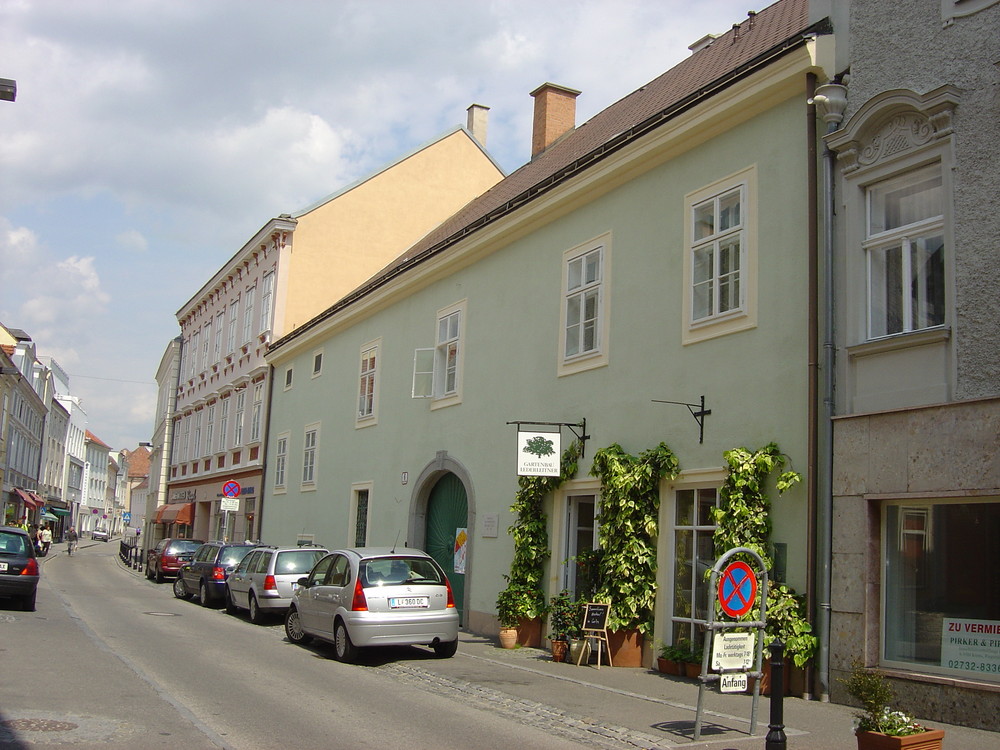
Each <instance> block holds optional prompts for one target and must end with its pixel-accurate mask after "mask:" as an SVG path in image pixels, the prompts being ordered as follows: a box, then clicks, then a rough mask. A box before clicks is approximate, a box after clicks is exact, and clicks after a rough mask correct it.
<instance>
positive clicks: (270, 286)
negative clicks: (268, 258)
mask: <svg viewBox="0 0 1000 750" xmlns="http://www.w3.org/2000/svg"><path fill="white" fill-rule="evenodd" d="M260 285H261V295H260V333H262V334H263V333H267V332H268V331H270V330H271V315H272V312H273V311H272V309H271V308H272V306H273V304H274V271H268V272H267V273H265V274H264V275H263V276H262V277H261V280H260Z"/></svg>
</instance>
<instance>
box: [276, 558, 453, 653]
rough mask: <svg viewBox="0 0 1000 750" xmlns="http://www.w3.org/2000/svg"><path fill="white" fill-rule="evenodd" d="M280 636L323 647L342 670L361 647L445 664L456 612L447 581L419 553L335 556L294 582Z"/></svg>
mask: <svg viewBox="0 0 1000 750" xmlns="http://www.w3.org/2000/svg"><path fill="white" fill-rule="evenodd" d="M285 634H286V635H287V636H288V640H289V641H291V642H292V643H307V642H308V641H310V640H312V639H313V638H319V639H320V640H324V641H329V642H331V643H333V644H334V653H335V655H336V657H337V659H338V661H344V662H350V661H354V659H355V658H356V657H357V655H358V649H359V648H364V647H367V646H417V645H419V646H430V647H432V648H433V649H434V653H435V654H437V656H439V657H442V658H448V657H450V656H454V654H455V651H456V650H457V648H458V610H457V609H456V608H455V597H454V594H453V593H452V590H451V584H450V583H449V582H448V577H447V576H446V575H445V574H444V571H443V570H441V566H439V565H438V564H437V562H436V561H435V560H434V558H432V557H431V556H430V555H428V554H427V553H426V552H422V551H421V550H416V549H406V548H399V549H396V548H389V547H378V548H373V547H361V548H352V549H340V550H335V551H333V552H331V553H330V554H329V555H327V556H326V557H324V558H323V559H322V560H320V561H319V562H318V563H316V565H315V567H313V569H312V570H311V571H310V572H309V575H308V576H306V577H304V578H301V579H299V581H298V588H296V589H295V593H294V594H292V602H291V605H290V606H289V608H288V614H287V615H286V616H285Z"/></svg>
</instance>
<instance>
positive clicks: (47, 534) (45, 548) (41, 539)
mask: <svg viewBox="0 0 1000 750" xmlns="http://www.w3.org/2000/svg"><path fill="white" fill-rule="evenodd" d="M38 546H39V547H40V548H41V549H40V552H41V555H42V557H45V556H46V555H47V554H49V547H51V546H52V529H50V528H49V525H48V524H44V525H43V526H42V530H41V531H39V532H38Z"/></svg>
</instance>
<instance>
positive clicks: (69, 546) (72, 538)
mask: <svg viewBox="0 0 1000 750" xmlns="http://www.w3.org/2000/svg"><path fill="white" fill-rule="evenodd" d="M79 538H80V535H79V534H77V533H76V527H75V526H70V527H69V531H67V532H66V552H67V554H70V555H72V554H73V553H74V552H75V551H76V543H77V540H78V539H79Z"/></svg>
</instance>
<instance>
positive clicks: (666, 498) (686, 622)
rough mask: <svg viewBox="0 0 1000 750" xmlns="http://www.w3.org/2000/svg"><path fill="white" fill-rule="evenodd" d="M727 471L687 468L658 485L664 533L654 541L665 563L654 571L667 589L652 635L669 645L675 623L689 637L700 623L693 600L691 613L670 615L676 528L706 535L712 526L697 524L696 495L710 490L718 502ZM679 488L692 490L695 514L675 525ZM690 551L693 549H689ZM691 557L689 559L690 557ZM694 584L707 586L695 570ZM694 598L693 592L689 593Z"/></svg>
mask: <svg viewBox="0 0 1000 750" xmlns="http://www.w3.org/2000/svg"><path fill="white" fill-rule="evenodd" d="M726 476H727V470H726V469H725V468H723V467H717V468H705V469H694V470H690V471H685V472H681V474H680V476H678V477H677V479H676V480H674V481H673V482H672V483H670V484H669V485H667V486H666V487H662V488H661V493H660V494H661V497H662V498H663V502H662V503H661V505H660V528H661V529H663V530H664V531H665V533H662V534H660V536H659V539H658V541H657V557H658V559H660V560H663V561H665V564H664V565H662V566H660V569H659V571H658V572H657V586H658V588H659V590H660V591H664V592H667V595H666V597H665V599H666V601H665V602H664V603H663V605H662V606H663V610H662V612H663V614H664V617H663V618H662V622H660V618H657V624H656V634H657V637H658V638H659V639H660V640H662V641H663V642H664V643H668V644H673V642H674V641H673V635H674V626H675V624H677V625H679V626H682V627H686V628H687V633H686V634H685V637H687V638H689V639H693V638H694V637H695V636H696V634H697V633H698V632H700V623H701V622H702V620H700V619H698V618H697V617H695V615H696V614H697V613H696V612H695V611H694V609H693V607H694V604H695V602H694V601H692V612H691V616H690V617H677V616H675V614H674V607H675V604H676V602H675V594H674V592H675V590H676V589H675V580H674V579H675V575H676V561H677V558H676V536H677V532H678V530H687V529H691V530H694V531H696V532H697V531H700V532H701V533H702V534H710V533H711V531H712V530H714V528H715V527H714V525H706V524H700V523H698V518H697V508H698V503H697V499H698V498H697V494H698V493H699V492H701V491H705V490H711V491H714V492H715V494H716V504H718V502H719V494H720V492H721V489H722V485H723V483H724V482H725V480H726ZM682 491H693V492H694V493H695V505H694V508H695V517H694V518H693V519H692V521H693V522H692V523H691V524H686V525H683V526H680V527H678V525H677V523H676V521H677V493H678V492H682ZM692 552H694V550H692ZM692 559H693V558H692ZM695 578H696V580H695V582H694V583H695V585H697V584H698V583H702V584H703V585H704V586H705V587H706V589H707V586H708V582H707V580H705V581H703V580H702V579H697V572H695ZM692 596H693V597H694V594H693V593H692ZM706 596H707V601H708V605H709V606H711V604H712V596H711V594H710V593H707V592H706Z"/></svg>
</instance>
